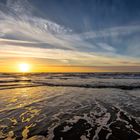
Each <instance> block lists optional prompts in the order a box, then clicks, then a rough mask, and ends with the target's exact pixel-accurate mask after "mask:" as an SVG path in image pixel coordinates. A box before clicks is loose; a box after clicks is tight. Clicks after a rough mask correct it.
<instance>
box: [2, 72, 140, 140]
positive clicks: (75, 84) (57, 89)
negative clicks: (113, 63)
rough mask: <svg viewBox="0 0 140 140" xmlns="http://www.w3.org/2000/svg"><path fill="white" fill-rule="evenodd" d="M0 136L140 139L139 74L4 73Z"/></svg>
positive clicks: (93, 139)
mask: <svg viewBox="0 0 140 140" xmlns="http://www.w3.org/2000/svg"><path fill="white" fill-rule="evenodd" d="M0 89H1V90H0V139H9V140H11V139H17V140H18V139H19V140H21V139H24V140H25V139H29V140H34V139H43V140H44V139H46V140H52V139H53V140H61V139H63V140H138V139H139V138H140V105H139V103H140V74H139V73H125V74H124V73H119V74H118V73H115V74H114V73H99V74H98V73H95V74H90V73H88V74H81V73H77V74H75V73H72V74H62V73H61V74H45V73H42V74H24V75H23V74H0Z"/></svg>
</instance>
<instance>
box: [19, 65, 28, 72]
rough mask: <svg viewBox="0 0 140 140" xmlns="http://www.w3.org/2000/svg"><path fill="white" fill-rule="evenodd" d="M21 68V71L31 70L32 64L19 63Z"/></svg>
mask: <svg viewBox="0 0 140 140" xmlns="http://www.w3.org/2000/svg"><path fill="white" fill-rule="evenodd" d="M19 70H20V72H29V70H30V65H29V64H27V63H22V64H19Z"/></svg>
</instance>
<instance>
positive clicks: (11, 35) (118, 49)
mask: <svg viewBox="0 0 140 140" xmlns="http://www.w3.org/2000/svg"><path fill="white" fill-rule="evenodd" d="M0 54H1V55H0V63H1V64H2V63H5V61H6V59H7V60H9V59H11V58H13V59H15V58H31V59H34V60H37V59H38V60H41V59H43V63H44V64H45V63H47V64H48V65H69V66H77V65H78V66H140V1H139V0H1V1H0ZM11 60H12V59H11Z"/></svg>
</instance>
